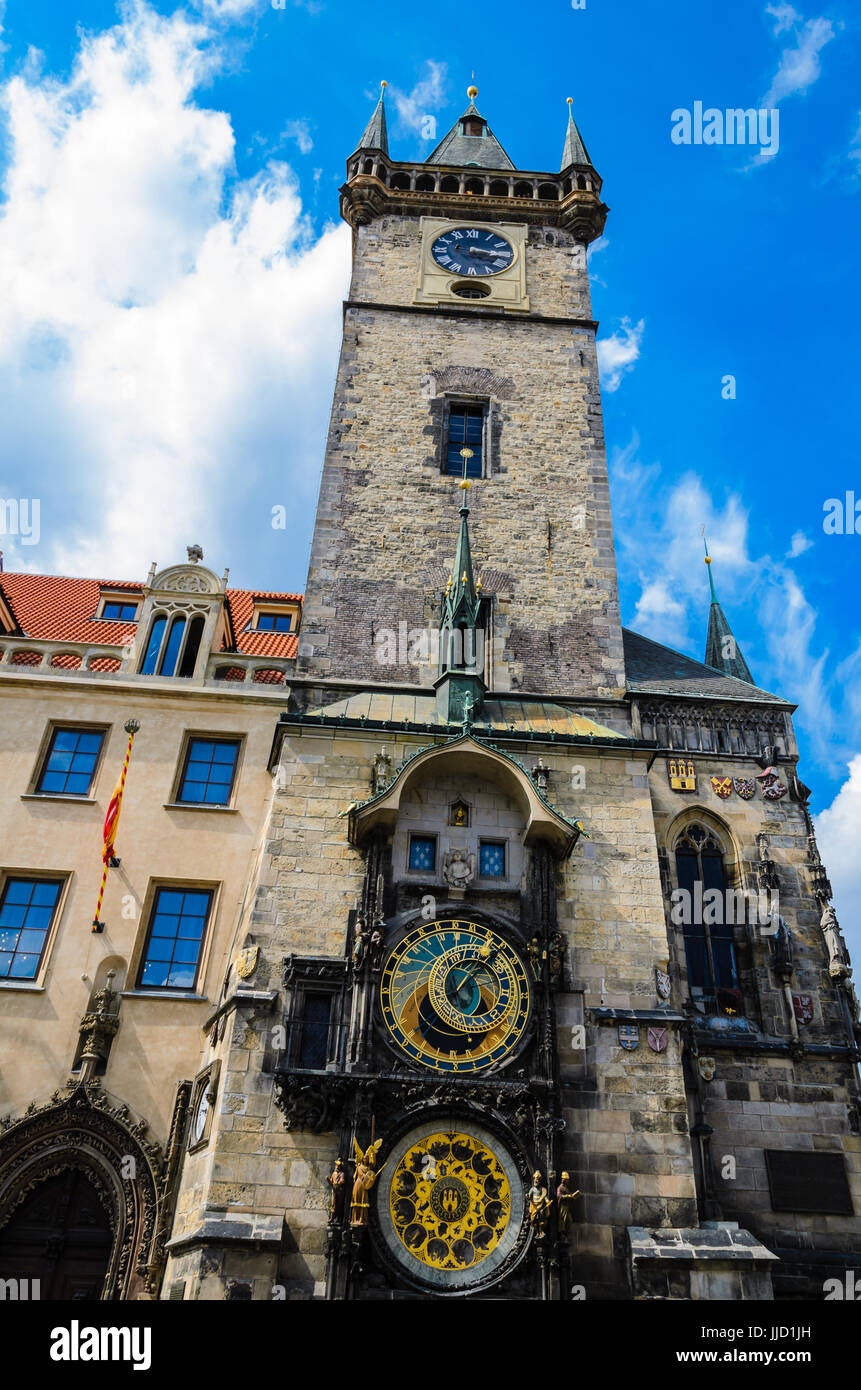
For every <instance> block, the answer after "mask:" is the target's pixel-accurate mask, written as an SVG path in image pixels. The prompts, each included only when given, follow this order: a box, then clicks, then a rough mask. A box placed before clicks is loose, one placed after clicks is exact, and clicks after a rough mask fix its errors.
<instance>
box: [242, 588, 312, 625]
mask: <svg viewBox="0 0 861 1390" xmlns="http://www.w3.org/2000/svg"><path fill="white" fill-rule="evenodd" d="M299 613H300V609H299V604H298V603H283V602H281V603H279V602H277V601H276V600H275V599H266V598H262V597H261V598H256V599H255V600H254V612H253V613H252V615H251V622H250V623H249V624H248V628H247V629H246V630H247V631H248V632H282V633H286V632H294V633H295V632H298V631H299Z"/></svg>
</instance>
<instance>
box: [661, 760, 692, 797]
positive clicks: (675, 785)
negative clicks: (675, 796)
mask: <svg viewBox="0 0 861 1390" xmlns="http://www.w3.org/2000/svg"><path fill="white" fill-rule="evenodd" d="M667 781H668V782H669V784H670V786H671V787H672V789H673V791H674V792H695V791H696V789H697V766H696V763H695V762H694V760H693V758H667Z"/></svg>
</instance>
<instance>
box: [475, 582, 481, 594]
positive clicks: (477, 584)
mask: <svg viewBox="0 0 861 1390" xmlns="http://www.w3.org/2000/svg"><path fill="white" fill-rule="evenodd" d="M480 588H481V579H478V580H477V581H476V585H475V591H476V593H478V591H479V589H480Z"/></svg>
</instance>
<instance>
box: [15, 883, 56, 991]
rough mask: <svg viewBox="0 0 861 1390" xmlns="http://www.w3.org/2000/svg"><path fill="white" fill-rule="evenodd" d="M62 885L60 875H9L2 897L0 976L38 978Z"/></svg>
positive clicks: (26, 978) (25, 978)
mask: <svg viewBox="0 0 861 1390" xmlns="http://www.w3.org/2000/svg"><path fill="white" fill-rule="evenodd" d="M61 887H62V885H61V884H60V883H59V882H58V881H57V880H56V879H38V878H7V880H6V883H5V885H4V888H3V898H2V901H0V978H2V979H13V980H34V979H35V978H36V973H37V971H38V969H39V964H40V962H41V960H42V956H43V955H44V953H45V942H46V941H47V940H48V933H49V932H50V930H51V923H52V922H53V920H54V913H55V912H56V910H57V901H58V899H59V897H60V888H61Z"/></svg>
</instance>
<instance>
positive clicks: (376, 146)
mask: <svg viewBox="0 0 861 1390" xmlns="http://www.w3.org/2000/svg"><path fill="white" fill-rule="evenodd" d="M388 85H389V84H388V82H381V83H380V99H379V101H378V102H377V105H376V107H375V109H374V114H373V116H372V117H371V119H370V120H369V121H368V124H367V125H366V126H365V133H364V135H363V136H362V138H361V140H360V141H359V143H358V145H357V146H356V150H382V152H383V154H385V155H387V154H388V153H389V137H388V132H387V130H386V105H385V101H384V97H385V93H386V88H387V87H388Z"/></svg>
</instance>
